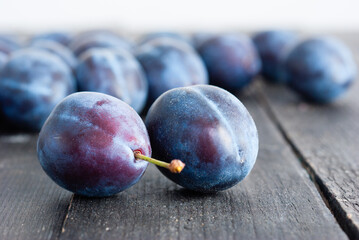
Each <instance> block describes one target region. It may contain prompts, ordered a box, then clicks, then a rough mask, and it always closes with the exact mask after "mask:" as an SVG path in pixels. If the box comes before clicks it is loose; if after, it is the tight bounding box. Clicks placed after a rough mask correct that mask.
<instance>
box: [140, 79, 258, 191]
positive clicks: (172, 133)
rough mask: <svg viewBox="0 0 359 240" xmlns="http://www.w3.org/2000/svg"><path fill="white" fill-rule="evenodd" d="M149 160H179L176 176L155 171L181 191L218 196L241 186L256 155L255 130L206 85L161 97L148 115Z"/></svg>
mask: <svg viewBox="0 0 359 240" xmlns="http://www.w3.org/2000/svg"><path fill="white" fill-rule="evenodd" d="M145 123H146V127H147V130H148V134H149V136H150V140H151V144H152V151H153V157H155V158H159V159H163V160H166V159H167V160H168V159H176V158H178V159H181V160H182V161H183V163H184V164H185V165H186V166H185V168H184V169H183V171H182V172H181V173H180V174H173V173H171V172H169V171H166V170H165V169H163V168H159V170H160V171H161V172H162V173H163V174H164V175H165V176H166V177H167V178H169V179H170V180H172V181H174V182H175V183H177V184H179V185H181V186H182V187H184V188H187V189H190V190H193V191H199V192H217V191H221V190H225V189H228V188H230V187H232V186H234V185H236V184H237V183H238V182H240V181H242V180H243V179H244V178H245V177H246V176H247V175H248V174H249V172H250V171H251V169H252V168H253V166H254V163H255V161H256V158H257V154H258V133H257V128H256V125H255V123H254V121H253V119H252V117H251V115H250V114H249V112H248V111H247V109H246V108H245V107H244V106H243V104H242V103H241V102H240V101H239V100H238V99H237V98H236V97H235V96H234V95H232V94H231V93H229V92H227V91H226V90H223V89H221V88H218V87H214V86H210V85H196V86H190V87H183V88H176V89H173V90H170V91H167V92H166V93H164V94H162V95H161V96H160V97H159V98H158V99H157V100H156V101H155V102H154V103H153V105H152V106H151V108H150V109H149V112H148V114H147V117H146V120H145Z"/></svg>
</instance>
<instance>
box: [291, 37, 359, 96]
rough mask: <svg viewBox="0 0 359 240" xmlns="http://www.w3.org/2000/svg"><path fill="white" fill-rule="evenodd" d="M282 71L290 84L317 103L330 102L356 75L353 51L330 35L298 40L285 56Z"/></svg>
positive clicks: (344, 90) (345, 88)
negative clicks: (283, 69) (284, 71)
mask: <svg viewBox="0 0 359 240" xmlns="http://www.w3.org/2000/svg"><path fill="white" fill-rule="evenodd" d="M285 70H286V77H287V81H288V84H289V86H290V87H291V88H292V89H293V90H294V91H295V92H297V93H298V94H300V95H301V96H302V97H303V98H304V99H306V100H308V101H312V102H317V103H328V102H332V101H334V100H335V99H337V98H338V97H340V96H341V95H343V94H344V93H345V92H346V91H347V90H348V88H349V87H350V86H351V85H352V83H353V82H354V80H355V78H356V75H357V66H356V63H355V60H354V57H353V55H352V53H351V52H350V50H349V49H348V47H347V46H345V45H344V44H343V43H342V42H341V41H340V40H338V39H336V38H333V37H316V38H311V39H307V40H304V41H302V42H300V43H299V44H298V45H296V46H295V47H294V48H293V49H292V50H291V51H290V53H289V55H288V57H287V58H286V62H285Z"/></svg>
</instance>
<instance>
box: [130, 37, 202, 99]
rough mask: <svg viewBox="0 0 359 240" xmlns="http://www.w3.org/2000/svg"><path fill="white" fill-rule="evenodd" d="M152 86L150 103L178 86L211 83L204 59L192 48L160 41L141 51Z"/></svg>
mask: <svg viewBox="0 0 359 240" xmlns="http://www.w3.org/2000/svg"><path fill="white" fill-rule="evenodd" d="M136 57H137V59H138V60H139V62H140V63H141V65H142V67H143V69H144V71H145V74H146V77H147V80H148V83H149V93H148V103H152V102H153V101H154V100H155V99H156V98H158V97H159V96H160V95H161V94H162V93H164V92H166V91H167V90H170V89H172V88H176V87H185V86H190V85H196V84H207V83H208V76H207V72H206V69H205V66H204V64H203V62H202V60H201V58H200V57H199V56H198V55H197V53H196V52H195V51H194V49H193V48H192V47H190V46H189V45H187V44H184V43H181V42H179V41H177V40H172V39H169V38H159V39H156V40H153V41H150V42H148V43H147V44H144V45H142V46H141V47H140V48H138V49H137V52H136Z"/></svg>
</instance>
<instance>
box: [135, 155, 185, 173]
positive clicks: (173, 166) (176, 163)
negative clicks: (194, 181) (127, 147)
mask: <svg viewBox="0 0 359 240" xmlns="http://www.w3.org/2000/svg"><path fill="white" fill-rule="evenodd" d="M133 154H134V155H135V158H136V159H141V160H145V161H147V162H150V163H152V164H155V165H157V166H160V167H163V168H167V169H168V170H170V171H171V172H172V173H180V172H181V171H182V169H183V168H184V167H185V164H184V163H183V162H182V161H181V160H178V159H173V160H172V161H171V163H167V162H163V161H160V160H157V159H154V158H151V157H147V156H145V155H143V154H142V153H141V152H140V151H134V152H133Z"/></svg>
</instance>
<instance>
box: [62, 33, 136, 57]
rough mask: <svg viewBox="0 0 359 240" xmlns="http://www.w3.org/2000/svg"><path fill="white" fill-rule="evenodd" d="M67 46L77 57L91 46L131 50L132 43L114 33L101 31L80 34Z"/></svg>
mask: <svg viewBox="0 0 359 240" xmlns="http://www.w3.org/2000/svg"><path fill="white" fill-rule="evenodd" d="M69 47H70V49H71V50H72V51H73V53H74V54H75V56H77V57H79V56H80V55H81V54H82V53H84V52H86V51H87V50H89V49H92V48H111V49H125V50H128V51H130V52H131V51H132V44H131V43H130V42H129V41H127V40H126V39H124V38H122V37H120V36H117V35H116V34H113V33H107V32H102V31H98V32H90V33H84V34H81V35H80V36H78V37H77V38H75V39H74V40H73V41H72V42H71V44H70V45H69Z"/></svg>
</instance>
